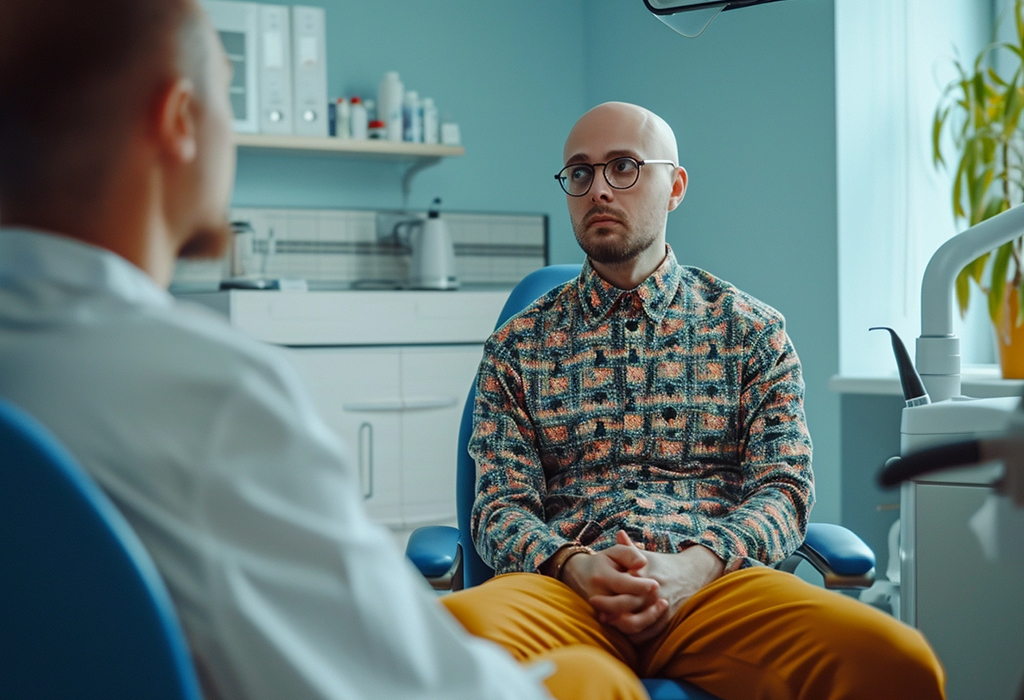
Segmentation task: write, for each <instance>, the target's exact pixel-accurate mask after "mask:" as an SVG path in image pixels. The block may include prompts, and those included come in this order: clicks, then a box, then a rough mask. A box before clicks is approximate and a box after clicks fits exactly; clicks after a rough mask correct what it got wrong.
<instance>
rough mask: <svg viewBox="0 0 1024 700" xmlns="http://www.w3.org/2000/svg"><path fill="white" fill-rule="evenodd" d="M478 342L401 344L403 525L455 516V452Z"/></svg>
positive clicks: (448, 519)
mask: <svg viewBox="0 0 1024 700" xmlns="http://www.w3.org/2000/svg"><path fill="white" fill-rule="evenodd" d="M482 354H483V346H482V345H446V346H432V347H406V348H403V349H402V398H403V399H404V401H405V411H404V412H403V414H402V444H403V446H404V449H403V460H402V466H403V470H402V517H403V519H404V521H405V523H406V526H407V527H416V526H418V525H424V524H441V523H452V522H454V520H455V468H456V464H455V455H456V447H457V443H458V437H459V422H460V421H461V419H462V407H463V405H464V404H465V401H466V394H467V393H468V392H469V388H470V386H471V385H472V383H473V381H474V379H475V378H476V371H477V367H478V366H479V364H480V358H481V356H482Z"/></svg>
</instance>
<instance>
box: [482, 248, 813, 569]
mask: <svg viewBox="0 0 1024 700" xmlns="http://www.w3.org/2000/svg"><path fill="white" fill-rule="evenodd" d="M803 389H804V386H803V380H802V378H801V373H800V361H799V359H798V358H797V355H796V352H795V350H794V349H793V346H792V344H791V343H790V340H789V337H788V336H787V335H786V331H785V321H784V319H783V317H782V315H781V314H779V313H778V312H777V311H775V310H774V309H772V308H771V307H769V306H767V305H766V304H763V303H761V302H759V301H757V300H756V299H754V298H753V297H751V296H749V295H747V294H744V293H743V292H741V291H739V290H738V289H736V288H735V287H733V286H732V285H730V284H728V283H726V282H723V281H721V280H719V279H717V278H715V277H714V276H712V275H710V274H708V273H707V272H704V271H703V270H699V269H697V268H693V267H682V266H680V265H679V264H678V263H677V262H676V259H675V256H674V255H673V253H672V250H671V249H669V250H668V255H667V257H666V259H665V261H664V262H663V263H662V264H661V266H660V267H659V268H658V269H657V270H656V271H655V272H654V274H652V275H651V276H650V277H649V278H648V279H647V280H646V281H645V282H644V283H643V284H642V285H640V286H639V287H637V288H636V289H633V290H630V291H623V290H621V289H618V288H616V287H613V286H611V285H609V284H608V283H607V282H605V281H604V280H603V279H601V277H600V276H598V275H597V273H596V272H595V271H594V269H593V268H592V267H591V266H590V264H589V262H588V263H587V264H585V265H584V267H583V271H582V273H581V274H580V276H579V278H578V279H576V280H574V281H571V282H569V283H567V284H564V285H562V286H560V287H557V288H555V289H553V290H552V291H551V292H549V293H548V294H546V295H544V296H543V297H541V298H540V299H538V300H537V301H536V302H534V303H533V304H532V305H531V306H529V307H528V308H526V309H525V310H524V311H522V312H521V313H520V314H518V315H516V316H515V317H513V318H512V319H510V320H509V321H508V323H506V324H505V325H504V326H502V327H501V328H500V329H499V330H497V331H496V332H495V333H494V334H493V335H492V336H491V338H490V339H489V340H488V341H487V344H486V346H485V348H484V359H483V362H482V364H481V366H480V373H479V378H478V384H477V399H476V407H475V414H474V431H473V437H472V439H471V440H470V444H469V451H470V454H471V455H472V456H473V457H474V459H475V460H476V463H477V480H478V485H477V499H476V502H475V504H474V506H473V514H472V533H473V539H474V541H475V543H476V547H477V550H478V551H479V552H480V555H481V557H482V558H483V560H484V561H486V562H488V563H489V564H490V565H491V566H492V567H493V568H494V569H495V570H496V571H497V572H498V573H507V572H511V571H536V570H537V568H538V567H539V566H540V565H541V564H542V563H543V562H544V561H545V560H547V559H548V558H549V557H550V556H551V555H553V554H554V553H555V552H556V551H557V550H558V549H559V548H560V547H562V546H564V545H566V544H569V543H580V544H587V545H590V546H593V547H594V548H596V549H601V548H604V547H608V546H611V545H612V544H614V543H615V533H616V531H617V530H619V529H622V530H625V531H626V532H627V533H628V534H629V535H630V537H632V538H633V539H634V541H637V542H643V543H644V546H645V547H646V548H647V549H650V550H655V551H660V552H676V551H679V550H681V549H684V548H686V547H687V546H690V545H693V544H700V545H704V546H705V547H707V548H708V549H710V550H711V551H713V552H715V554H717V555H718V556H719V557H721V558H722V559H723V560H724V561H725V563H726V570H727V571H728V570H734V569H739V568H745V567H748V566H752V565H756V564H770V563H774V562H776V561H779V560H781V559H783V558H785V557H786V556H788V555H789V554H790V553H792V552H793V551H794V550H795V549H796V548H797V547H798V546H799V545H800V543H801V542H802V541H803V537H804V533H805V531H806V527H807V516H808V513H809V511H810V508H811V505H812V502H813V500H814V486H813V477H812V474H811V440H810V436H809V435H808V432H807V426H806V424H805V422H804V413H803Z"/></svg>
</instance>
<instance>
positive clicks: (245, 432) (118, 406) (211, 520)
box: [0, 229, 547, 700]
mask: <svg viewBox="0 0 1024 700" xmlns="http://www.w3.org/2000/svg"><path fill="white" fill-rule="evenodd" d="M0 396H3V397H4V398H7V399H9V400H10V401H12V402H14V403H15V404H17V405H20V406H21V407H22V408H24V409H25V410H27V411H28V412H29V413H31V414H33V415H34V416H35V417H36V418H38V419H39V420H40V421H41V422H42V423H43V424H45V425H46V426H48V427H49V428H50V429H51V430H52V431H53V432H54V433H56V435H57V437H58V438H59V439H60V440H61V441H62V442H63V443H64V444H65V445H66V446H67V447H68V448H69V449H70V451H71V452H72V453H73V454H74V455H75V456H76V457H77V458H78V460H79V461H80V462H81V464H82V465H83V466H84V467H85V469H86V470H87V471H88V472H89V473H90V474H91V475H92V476H93V477H94V478H95V479H96V480H97V481H98V482H99V483H100V484H101V485H102V487H103V488H104V489H105V490H106V492H107V493H108V494H109V495H110V496H111V497H112V498H113V500H114V502H115V503H116V504H117V505H118V507H119V508H120V509H121V512H122V513H124V515H125V516H126V517H127V519H128V521H129V522H130V523H131V525H132V526H133V527H134V529H135V531H136V532H137V533H138V535H139V537H140V538H141V539H142V542H143V543H144V544H145V546H146V547H147V549H148V550H149V552H150V553H151V554H152V556H153V559H154V560H155V561H156V564H157V567H158V568H159V570H160V573H161V574H162V575H163V577H164V580H165V581H166V583H167V586H168V588H169V589H170V592H171V596H172V598H173V599H174V602H175V604H176V607H177V610H178V613H179V615H180V617H181V621H182V624H183V626H184V628H185V631H186V634H187V636H188V639H189V642H190V644H191V647H192V650H193V652H194V654H195V655H196V656H198V657H199V659H200V660H201V663H202V666H203V668H204V671H205V674H206V675H207V676H208V679H209V680H212V685H213V687H207V688H205V691H206V695H207V697H208V698H214V697H221V698H225V699H227V700H235V699H236V698H237V699H241V698H246V699H248V700H261V699H263V698H267V699H268V700H269V699H271V698H273V699H274V700H284V699H287V700H301V699H305V698H310V699H313V698H316V699H320V698H324V699H326V698H332V699H334V698H338V699H340V698H346V699H359V700H362V699H364V698H365V699H370V698H374V699H376V698H380V699H385V700H401V699H403V698H441V697H444V698H446V699H447V698H451V699H456V698H466V699H467V700H468V699H470V698H472V699H473V700H477V699H482V698H502V699H504V698H543V697H547V695H546V693H545V692H544V691H543V690H542V689H541V687H540V686H539V685H538V684H537V683H536V682H535V681H534V680H532V679H531V678H530V677H529V676H528V674H527V673H526V672H524V671H523V670H522V669H521V668H520V667H519V666H518V665H517V664H516V663H515V662H514V661H513V660H512V658H511V657H510V656H508V655H507V654H506V653H505V652H504V651H503V650H501V649H499V648H498V647H496V646H494V645H492V644H490V643H488V642H484V641H482V640H478V639H474V638H471V637H470V636H468V635H467V634H466V633H465V632H464V631H463V630H462V629H461V627H459V625H458V623H457V622H455V620H453V619H452V618H451V617H450V616H449V615H448V614H447V612H446V611H444V610H443V609H442V608H441V606H440V605H439V604H438V602H437V600H436V599H434V598H433V596H432V594H431V593H430V592H429V590H428V589H427V587H426V584H425V583H424V582H423V581H422V579H420V578H419V577H418V575H417V574H416V573H415V572H414V570H413V569H412V567H411V566H410V565H409V564H408V562H407V561H406V560H405V558H404V557H403V556H402V554H401V553H400V552H398V550H397V549H396V547H395V545H394V544H393V542H392V540H391V538H390V537H389V536H388V534H387V533H386V532H385V531H384V530H383V529H382V528H380V527H378V526H376V525H374V524H372V523H370V522H369V520H368V519H367V516H366V514H365V513H364V511H363V507H362V504H361V501H360V499H359V497H358V494H359V489H358V487H357V484H356V480H355V478H354V475H353V472H352V469H351V468H350V460H349V458H348V456H347V453H346V451H345V448H344V447H343V446H342V444H341V443H340V441H339V440H338V439H337V438H336V437H335V435H334V434H333V433H332V432H331V431H330V430H329V429H328V428H327V427H326V426H325V424H324V423H323V422H322V421H321V420H320V418H319V417H318V415H317V413H316V411H315V410H314V408H313V405H312V402H311V400H310V398H309V396H308V395H307V392H306V391H305V389H304V387H303V385H302V383H301V381H300V379H299V377H298V375H297V373H296V372H295V371H294V370H293V369H292V367H291V366H290V365H289V364H288V362H287V361H286V360H285V358H284V356H283V354H282V353H281V352H279V351H278V350H277V349H275V348H273V347H270V346H268V345H264V344H262V343H259V342H256V341H254V340H251V339H248V338H246V337H244V336H242V335H241V334H239V333H238V332H236V331H234V330H232V329H231V328H230V327H229V326H228V325H227V323H226V322H224V321H223V320H222V319H219V318H217V317H216V316H214V315H213V314H212V313H210V312H205V311H202V310H200V309H198V308H193V307H188V306H185V305H181V304H177V303H175V301H174V300H173V298H172V297H171V296H170V295H169V294H167V292H166V291H164V290H163V289H160V288H159V287H157V286H156V285H155V284H154V283H153V282H152V281H151V280H150V279H149V278H148V277H147V276H146V275H145V274H144V273H143V272H142V271H141V270H139V269H138V268H136V267H134V266H133V265H131V264H130V263H128V262H127V261H125V260H124V259H122V258H120V257H119V256H117V255H114V254H112V253H110V252H109V251H106V250H103V249H100V248H96V247H93V246H89V245H86V244H83V243H79V242H77V241H74V240H71V239H69V238H66V237H63V236H57V235H53V234H46V233H40V232H33V231H26V230H14V229H3V230H0Z"/></svg>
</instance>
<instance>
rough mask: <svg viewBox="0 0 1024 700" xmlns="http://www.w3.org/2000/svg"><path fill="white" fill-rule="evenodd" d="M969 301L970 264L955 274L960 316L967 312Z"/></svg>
mask: <svg viewBox="0 0 1024 700" xmlns="http://www.w3.org/2000/svg"><path fill="white" fill-rule="evenodd" d="M970 301H971V266H970V265H968V266H967V267H965V268H964V269H962V270H960V274H959V275H957V276H956V303H957V305H958V306H959V307H960V318H963V317H964V316H965V315H966V314H967V305H968V304H969V303H970Z"/></svg>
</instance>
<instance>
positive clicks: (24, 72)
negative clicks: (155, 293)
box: [0, 0, 234, 283]
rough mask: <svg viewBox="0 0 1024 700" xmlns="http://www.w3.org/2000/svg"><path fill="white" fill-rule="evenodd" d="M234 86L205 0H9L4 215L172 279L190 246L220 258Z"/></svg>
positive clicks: (0, 127)
mask: <svg viewBox="0 0 1024 700" xmlns="http://www.w3.org/2000/svg"><path fill="white" fill-rule="evenodd" d="M229 82H230V66H229V64H228V62H227V59H226V57H225V56H224V54H223V50H222V48H221V46H220V42H219V41H218V39H217V36H216V34H215V32H214V31H213V29H212V27H211V26H210V24H209V22H208V20H207V19H206V17H205V15H204V13H203V12H202V11H201V10H200V9H199V7H198V5H197V4H196V0H87V1H83V0H46V1H45V2H40V1H39V0H3V2H0V223H3V224H4V225H22V226H30V227H36V228H41V229H47V230H52V231H55V232H58V233H63V234H66V235H69V236H72V237H76V238H81V239H83V240H86V241H88V242H91V243H94V244H96V245H101V246H103V247H107V248H110V249H112V250H114V252H117V253H119V254H121V255H123V256H124V257H126V258H128V259H129V260H130V261H132V262H134V263H135V264H137V265H139V266H140V267H142V268H143V269H144V270H146V271H147V272H148V273H150V274H151V275H152V276H154V277H155V278H157V279H158V281H160V282H163V283H166V282H167V281H169V275H170V274H171V271H172V269H173V259H174V257H175V256H177V255H178V254H182V255H187V256H203V255H216V254H219V253H220V252H222V250H223V248H224V246H225V244H226V242H227V240H228V231H229V229H228V226H227V208H228V204H229V199H230V193H231V185H232V182H233V179H234V147H233V145H232V138H231V107H230V103H229V102H228V94H227V89H228V83H229ZM168 257H170V260H169V261H168V259H167V258H168Z"/></svg>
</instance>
